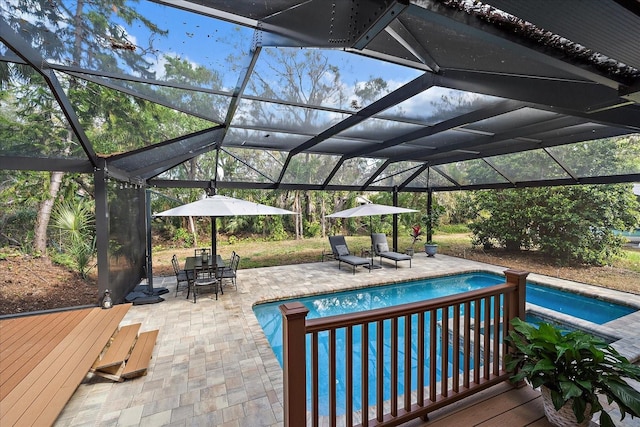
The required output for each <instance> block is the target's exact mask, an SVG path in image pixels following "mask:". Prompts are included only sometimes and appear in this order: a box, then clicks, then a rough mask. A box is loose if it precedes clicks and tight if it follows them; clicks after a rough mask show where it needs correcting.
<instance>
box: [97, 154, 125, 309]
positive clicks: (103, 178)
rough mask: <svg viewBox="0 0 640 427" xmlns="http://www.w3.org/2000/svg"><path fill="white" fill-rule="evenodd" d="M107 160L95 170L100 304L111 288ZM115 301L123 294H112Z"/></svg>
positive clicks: (101, 161) (98, 301) (101, 162)
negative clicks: (105, 293) (105, 292)
mask: <svg viewBox="0 0 640 427" xmlns="http://www.w3.org/2000/svg"><path fill="white" fill-rule="evenodd" d="M106 166H107V165H106V162H105V161H104V160H103V159H101V160H100V161H99V166H98V167H96V168H95V170H94V172H93V181H94V186H95V197H96V198H95V203H96V252H97V254H96V255H97V257H98V300H97V303H98V304H100V302H101V300H102V296H103V295H104V291H105V290H107V289H109V201H108V195H107V193H108V191H107V169H106ZM111 296H112V298H114V302H116V303H117V302H119V301H117V300H118V299H120V298H122V295H113V294H112V295H111Z"/></svg>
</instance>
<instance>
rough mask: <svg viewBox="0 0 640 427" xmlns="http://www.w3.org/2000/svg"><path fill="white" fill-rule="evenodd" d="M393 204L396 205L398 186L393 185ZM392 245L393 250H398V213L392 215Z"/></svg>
mask: <svg viewBox="0 0 640 427" xmlns="http://www.w3.org/2000/svg"><path fill="white" fill-rule="evenodd" d="M393 206H396V207H397V206H398V187H397V186H395V187H393ZM393 247H394V251H398V252H400V250H399V246H398V214H394V215H393Z"/></svg>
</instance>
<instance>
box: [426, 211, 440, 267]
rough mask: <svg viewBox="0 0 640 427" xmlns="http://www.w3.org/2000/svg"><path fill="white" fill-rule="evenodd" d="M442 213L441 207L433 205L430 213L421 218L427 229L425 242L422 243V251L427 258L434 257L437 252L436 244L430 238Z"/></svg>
mask: <svg viewBox="0 0 640 427" xmlns="http://www.w3.org/2000/svg"><path fill="white" fill-rule="evenodd" d="M443 212H444V208H443V207H442V206H439V205H434V206H433V207H432V209H431V212H430V213H427V214H426V215H424V216H423V217H422V220H423V221H424V223H425V226H426V228H427V241H426V242H425V243H424V251H425V253H426V254H427V256H429V257H433V256H435V255H436V253H437V252H438V244H437V243H435V242H434V241H433V240H432V238H433V233H434V232H435V230H436V227H437V226H438V223H439V221H440V216H441V215H442V213H443Z"/></svg>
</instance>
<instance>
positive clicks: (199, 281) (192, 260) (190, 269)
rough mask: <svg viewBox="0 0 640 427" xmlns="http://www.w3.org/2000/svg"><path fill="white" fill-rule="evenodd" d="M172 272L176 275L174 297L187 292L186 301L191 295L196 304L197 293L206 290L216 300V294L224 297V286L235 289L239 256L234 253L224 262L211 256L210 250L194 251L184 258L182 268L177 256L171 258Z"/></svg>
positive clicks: (217, 256)
mask: <svg viewBox="0 0 640 427" xmlns="http://www.w3.org/2000/svg"><path fill="white" fill-rule="evenodd" d="M171 264H172V266H173V271H174V273H175V275H176V280H177V284H176V297H177V296H178V292H180V291H184V290H185V289H186V291H187V299H188V298H189V297H190V295H191V294H193V302H194V303H196V302H197V297H198V293H199V292H200V291H201V290H203V289H205V288H208V289H210V290H211V291H212V292H213V293H214V294H215V296H216V300H217V299H218V293H220V294H223V295H224V289H223V287H224V285H225V281H227V283H226V284H227V285H229V286H233V287H234V288H235V289H237V284H236V278H237V270H238V265H239V264H240V255H238V254H237V253H236V252H235V251H233V253H232V254H231V258H230V259H229V260H228V262H227V261H225V260H224V259H223V258H222V256H220V254H216V255H215V257H213V256H212V255H211V249H210V248H203V249H195V250H194V255H193V256H189V257H187V258H186V260H185V263H184V268H182V269H181V268H180V264H179V261H178V257H177V255H175V254H174V255H173V257H172V258H171Z"/></svg>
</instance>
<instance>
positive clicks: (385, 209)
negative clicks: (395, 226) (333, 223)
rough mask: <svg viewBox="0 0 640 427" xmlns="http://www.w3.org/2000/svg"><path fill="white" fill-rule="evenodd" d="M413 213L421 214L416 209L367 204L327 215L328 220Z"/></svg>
mask: <svg viewBox="0 0 640 427" xmlns="http://www.w3.org/2000/svg"><path fill="white" fill-rule="evenodd" d="M411 212H419V211H417V210H415V209H407V208H401V207H398V206H389V205H378V204H375V203H366V204H364V205H360V206H356V207H355V208H351V209H346V210H344V211H339V212H334V213H332V214H331V215H327V218H353V217H358V216H373V215H393V214H401V213H411Z"/></svg>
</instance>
